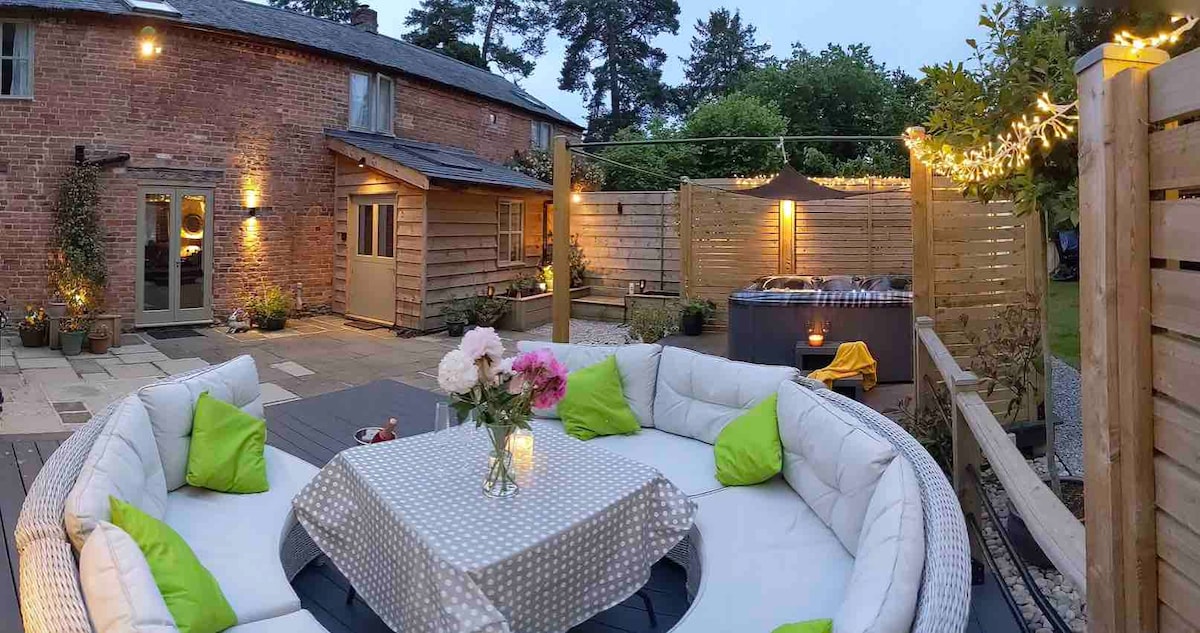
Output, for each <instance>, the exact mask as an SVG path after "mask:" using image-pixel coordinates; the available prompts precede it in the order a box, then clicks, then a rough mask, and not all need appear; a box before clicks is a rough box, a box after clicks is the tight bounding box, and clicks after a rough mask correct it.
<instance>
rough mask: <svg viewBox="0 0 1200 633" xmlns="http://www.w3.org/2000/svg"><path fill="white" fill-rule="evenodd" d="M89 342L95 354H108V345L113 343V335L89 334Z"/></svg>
mask: <svg viewBox="0 0 1200 633" xmlns="http://www.w3.org/2000/svg"><path fill="white" fill-rule="evenodd" d="M88 344H89V345H90V346H91V348H92V353H93V354H107V353H108V347H109V346H110V345H112V337H110V336H108V335H107V334H105V335H104V336H96V335H93V334H89V335H88Z"/></svg>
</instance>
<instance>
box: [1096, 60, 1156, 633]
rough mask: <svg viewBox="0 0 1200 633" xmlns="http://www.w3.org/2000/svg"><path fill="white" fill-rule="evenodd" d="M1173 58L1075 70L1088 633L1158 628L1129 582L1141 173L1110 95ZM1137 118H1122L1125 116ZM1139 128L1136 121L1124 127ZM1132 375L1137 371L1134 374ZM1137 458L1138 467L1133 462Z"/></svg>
mask: <svg viewBox="0 0 1200 633" xmlns="http://www.w3.org/2000/svg"><path fill="white" fill-rule="evenodd" d="M1166 58H1167V55H1166V53H1163V52H1162V51H1158V50H1155V49H1142V50H1134V49H1132V48H1130V47H1122V46H1116V45H1113V44H1105V45H1102V46H1099V47H1097V48H1095V49H1093V50H1092V51H1091V52H1089V53H1087V54H1086V55H1084V56H1083V57H1081V58H1080V60H1079V61H1078V62H1077V63H1076V66H1075V72H1076V75H1077V78H1078V84H1079V117H1080V120H1079V215H1080V236H1081V244H1080V249H1079V250H1080V256H1081V260H1080V282H1079V304H1080V305H1079V321H1080V337H1079V338H1080V357H1081V361H1082V364H1083V371H1082V379H1083V385H1082V393H1081V401H1082V405H1083V407H1082V408H1083V437H1084V472H1085V473H1086V483H1085V486H1084V496H1085V503H1086V506H1087V512H1088V517H1087V518H1088V521H1087V556H1088V565H1087V574H1088V580H1087V586H1088V593H1087V603H1088V620H1089V622H1088V624H1089V630H1090V631H1093V632H1096V633H1116V632H1118V631H1129V630H1133V631H1148V632H1152V631H1154V630H1156V628H1157V621H1156V618H1157V616H1156V613H1157V606H1155V609H1153V610H1151V613H1143V612H1142V608H1143V607H1142V606H1143V605H1144V604H1145V602H1146V601H1145V595H1144V594H1142V592H1145V591H1153V589H1152V588H1151V587H1150V585H1152V583H1137V584H1130V578H1133V577H1136V576H1137V573H1138V572H1137V570H1136V569H1135V570H1129V569H1127V567H1128V565H1127V561H1128V559H1127V556H1126V552H1127V549H1126V548H1129V547H1134V548H1137V547H1140V545H1139V544H1138V541H1139V539H1140V537H1139V536H1138V535H1135V534H1129V533H1127V529H1128V527H1129V523H1128V519H1129V518H1130V515H1129V514H1127V511H1126V510H1125V508H1124V504H1125V503H1129V502H1131V501H1133V500H1131V499H1128V498H1126V496H1125V494H1124V488H1125V487H1124V483H1123V477H1124V472H1125V469H1126V468H1128V467H1127V466H1125V465H1123V464H1122V459H1123V458H1125V457H1124V456H1123V451H1122V446H1121V437H1122V428H1121V421H1122V414H1121V397H1122V389H1121V380H1120V374H1121V367H1122V364H1123V363H1124V359H1122V358H1121V354H1120V340H1121V337H1120V330H1121V329H1122V328H1124V327H1135V326H1134V325H1133V324H1127V323H1122V321H1121V319H1120V313H1119V311H1118V304H1119V301H1120V296H1119V286H1120V281H1119V277H1118V259H1119V257H1120V255H1119V251H1120V249H1121V248H1125V247H1128V244H1125V243H1118V241H1117V239H1118V238H1117V236H1118V234H1119V233H1118V231H1119V227H1118V219H1117V215H1118V213H1117V206H1118V205H1117V195H1118V194H1117V177H1116V171H1117V170H1118V169H1121V170H1126V169H1134V168H1135V166H1134V164H1120V165H1119V167H1118V165H1117V160H1118V152H1117V150H1116V148H1115V147H1114V146H1113V142H1114V140H1115V139H1114V122H1115V119H1114V116H1115V113H1114V112H1113V107H1114V106H1115V105H1117V104H1114V102H1113V100H1112V99H1110V97H1109V95H1108V91H1109V90H1110V87H1111V84H1110V83H1109V80H1110V79H1111V78H1113V77H1114V76H1115V75H1117V73H1119V72H1121V71H1123V70H1125V69H1127V68H1140V69H1142V70H1148V69H1149V68H1151V67H1153V66H1155V65H1157V64H1160V63H1162V62H1164V61H1166ZM1143 85H1144V84H1143ZM1143 89H1144V88H1143ZM1122 107H1123V108H1124V107H1125V106H1122ZM1130 114H1131V113H1130V112H1123V114H1122V116H1129V115H1130ZM1145 116H1146V115H1145V114H1143V115H1142V117H1143V118H1142V119H1141V122H1140V124H1141V125H1143V126H1145V125H1146V119H1145ZM1136 123H1137V122H1136V121H1130V122H1125V123H1123V124H1122V125H1133V124H1136ZM1143 134H1144V131H1143ZM1126 142H1128V141H1126ZM1127 149H1128V148H1127ZM1120 155H1121V158H1122V159H1123V160H1129V158H1128V153H1127V151H1122V152H1121V153H1120ZM1146 160H1148V157H1144V158H1143V159H1142V160H1141V161H1134V162H1135V163H1136V162H1141V163H1145V162H1146ZM1123 178H1129V176H1128V175H1125V176H1123ZM1125 182H1127V183H1129V182H1130V181H1128V180H1126V181H1125ZM1147 182H1148V179H1147V180H1146V181H1142V186H1143V187H1146V186H1147ZM1125 195H1133V194H1129V193H1126V194H1125ZM1148 264H1149V262H1148V260H1147V265H1148ZM1130 371H1138V369H1136V368H1130ZM1127 388H1128V386H1127ZM1131 448H1132V447H1131ZM1128 458H1129V459H1136V457H1135V456H1134V455H1132V454H1131V455H1129V456H1128ZM1150 498H1151V499H1153V496H1151V497H1150ZM1137 514H1140V511H1139V512H1138V513H1137ZM1151 537H1152V536H1151ZM1130 539H1132V541H1131V540H1130ZM1127 592H1128V595H1127ZM1131 622H1136V623H1140V625H1139V624H1131ZM1147 626H1148V627H1149V628H1146V627H1147Z"/></svg>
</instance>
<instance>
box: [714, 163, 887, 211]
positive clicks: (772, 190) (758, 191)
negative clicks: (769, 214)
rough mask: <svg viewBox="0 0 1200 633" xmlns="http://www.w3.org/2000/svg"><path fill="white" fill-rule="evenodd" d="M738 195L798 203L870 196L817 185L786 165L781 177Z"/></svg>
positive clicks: (742, 191) (780, 173)
mask: <svg viewBox="0 0 1200 633" xmlns="http://www.w3.org/2000/svg"><path fill="white" fill-rule="evenodd" d="M888 191H893V190H891V189H888V190H886V191H871V192H869V193H870V194H876V193H887V192H888ZM736 193H740V194H743V195H747V196H754V197H755V198H766V199H768V200H794V201H796V202H807V201H810V200H840V199H842V198H853V197H855V196H865V195H868V192H866V191H842V190H840V189H833V188H830V187H826V186H825V185H821V184H817V183H816V182H814V181H812V180H809V179H808V178H806V177H804V176H802V175H800V172H798V171H796V170H795V169H794V168H793V167H792V166H791V165H784V166H783V169H782V170H780V172H779V175H777V176H775V177H774V178H772V179H771V182H768V183H767V184H765V185H759V186H757V187H754V188H751V189H740V190H738V191H737V192H736Z"/></svg>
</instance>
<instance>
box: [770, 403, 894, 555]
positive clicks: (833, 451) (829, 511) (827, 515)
mask: <svg viewBox="0 0 1200 633" xmlns="http://www.w3.org/2000/svg"><path fill="white" fill-rule="evenodd" d="M776 415H777V417H778V419H779V439H780V440H781V441H782V442H783V476H784V478H786V479H787V482H788V483H789V484H791V485H792V488H795V489H796V492H798V493H800V496H801V497H803V498H804V501H806V502H807V503H808V505H809V506H811V507H812V509H813V511H815V512H816V513H817V516H820V517H821V519H822V520H824V521H825V524H826V525H828V526H829V527H830V528H831V529H832V530H833V531H834V533H835V534H837V536H838V539H840V540H841V542H842V545H844V546H845V547H846V549H847V550H848V551H849V552H850V553H851V554H856V553H857V552H858V541H859V534H860V532H861V531H862V527H863V520H864V518H865V517H866V514H867V506H868V505H869V504H870V503H871V497H872V495H873V494H874V493H875V487H876V484H877V483H878V482H879V478H880V477H881V476H882V475H883V472H884V471H885V470H886V469H887V467H888V466H889V465H890V464H891V463H892V460H893V459H894V458H895V457H896V451H895V449H893V448H892V445H891V444H890V443H888V442H886V441H884V440H883V439H880V438H879V436H877V435H875V433H874V432H873V431H871V430H869V429H867V428H864V427H862V426H861V425H860V424H859V423H858V422H857V421H856V420H854V418H853V417H851V416H850V414H848V413H846V412H844V411H840V410H838V409H837V408H835V407H834V406H833V405H832V404H830V403H829V402H826V401H825V400H823V399H821V398H820V397H818V396H816V395H814V394H813V393H812V392H811V391H809V390H808V388H806V387H801V386H800V385H797V384H791V383H789V384H785V385H781V386H780V387H779V404H778V407H777V409H776Z"/></svg>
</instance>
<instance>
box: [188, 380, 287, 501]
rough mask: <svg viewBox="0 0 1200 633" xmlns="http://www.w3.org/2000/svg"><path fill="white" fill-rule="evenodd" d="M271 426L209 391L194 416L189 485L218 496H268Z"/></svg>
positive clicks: (200, 401)
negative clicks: (267, 446) (267, 451)
mask: <svg viewBox="0 0 1200 633" xmlns="http://www.w3.org/2000/svg"><path fill="white" fill-rule="evenodd" d="M266 441H267V423H266V422H264V421H263V420H260V419H258V418H256V417H254V416H252V415H250V414H249V413H246V412H245V411H242V410H241V409H239V408H237V407H235V406H233V405H232V404H229V403H228V402H222V401H220V400H218V399H216V398H214V397H212V396H210V395H208V392H207V391H205V392H204V393H202V394H200V399H199V400H197V401H196V413H195V414H194V415H193V416H192V441H191V446H190V448H188V465H187V482H188V484H189V485H192V486H196V487H197V488H208V489H209V490H216V491H217V492H236V493H249V492H265V491H266V490H267V460H266V459H265V458H264V457H263V446H264V445H265V444H266Z"/></svg>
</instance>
